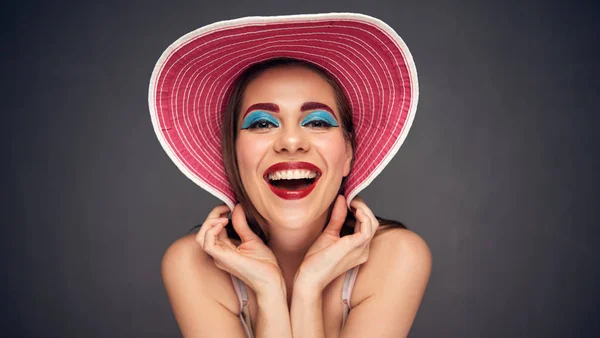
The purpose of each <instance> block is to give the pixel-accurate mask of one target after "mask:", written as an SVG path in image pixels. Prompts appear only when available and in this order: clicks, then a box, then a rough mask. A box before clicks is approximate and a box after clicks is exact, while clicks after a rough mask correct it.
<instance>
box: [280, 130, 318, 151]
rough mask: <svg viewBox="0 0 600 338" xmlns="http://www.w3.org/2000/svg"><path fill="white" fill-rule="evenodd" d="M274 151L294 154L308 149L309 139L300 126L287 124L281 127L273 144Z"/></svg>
mask: <svg viewBox="0 0 600 338" xmlns="http://www.w3.org/2000/svg"><path fill="white" fill-rule="evenodd" d="M273 146H274V148H275V151H276V152H287V153H290V154H295V153H297V152H305V151H308V150H309V149H310V141H309V140H308V137H307V135H305V134H304V131H303V130H302V127H301V126H298V125H292V126H290V125H287V126H286V127H284V128H282V129H281V132H280V135H279V137H278V138H277V140H276V141H275V143H274V144H273Z"/></svg>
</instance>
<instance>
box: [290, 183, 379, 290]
mask: <svg viewBox="0 0 600 338" xmlns="http://www.w3.org/2000/svg"><path fill="white" fill-rule="evenodd" d="M350 206H351V207H352V208H354V210H355V214H354V215H355V216H356V220H357V222H356V225H355V227H354V234H352V235H347V236H344V237H340V230H341V228H342V226H343V225H344V221H345V220H346V215H347V213H348V209H347V208H346V199H345V198H344V197H343V196H341V195H339V196H338V197H337V199H336V201H335V204H334V206H333V211H332V213H331V218H330V220H329V224H327V227H326V228H325V230H323V233H321V235H320V236H319V237H318V238H317V240H316V241H315V242H314V243H313V245H312V246H311V247H310V248H309V249H308V251H307V252H306V255H304V260H303V261H302V264H300V268H298V272H297V273H296V277H295V279H294V285H303V286H304V287H307V288H310V289H313V290H318V291H322V290H323V289H324V288H325V287H326V286H327V285H328V284H329V283H330V282H331V281H332V280H334V279H335V278H336V277H337V276H339V275H341V274H342V273H344V272H345V271H347V270H349V269H351V268H353V267H355V266H357V265H360V264H363V263H364V262H366V261H367V259H368V258H369V247H370V244H371V239H372V238H373V236H374V235H375V231H377V228H378V227H379V222H378V221H377V218H376V217H375V215H373V212H372V211H371V209H369V208H368V207H367V205H366V204H365V203H364V201H363V200H362V199H361V198H359V197H356V198H354V199H353V200H352V202H351V203H350Z"/></svg>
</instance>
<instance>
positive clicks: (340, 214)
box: [323, 195, 348, 236]
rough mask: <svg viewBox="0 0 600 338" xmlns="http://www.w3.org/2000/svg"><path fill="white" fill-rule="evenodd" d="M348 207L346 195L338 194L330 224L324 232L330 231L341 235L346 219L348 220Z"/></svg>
mask: <svg viewBox="0 0 600 338" xmlns="http://www.w3.org/2000/svg"><path fill="white" fill-rule="evenodd" d="M347 214H348V209H346V201H345V198H344V196H342V195H338V197H337V198H336V200H335V203H334V205H333V210H332V211H331V217H330V218H329V224H327V227H326V228H325V230H324V231H323V232H328V233H330V234H332V235H335V236H339V235H340V231H341V230H342V226H343V225H344V221H346V215H347Z"/></svg>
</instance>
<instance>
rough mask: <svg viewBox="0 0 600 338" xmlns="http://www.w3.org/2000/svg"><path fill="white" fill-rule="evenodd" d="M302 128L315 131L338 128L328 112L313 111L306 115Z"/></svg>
mask: <svg viewBox="0 0 600 338" xmlns="http://www.w3.org/2000/svg"><path fill="white" fill-rule="evenodd" d="M302 126H303V127H309V128H315V129H326V128H331V127H338V124H337V121H336V120H335V118H334V117H333V116H332V115H331V114H330V113H328V112H325V111H315V112H312V113H310V114H308V115H307V116H306V117H305V118H304V120H303V121H302Z"/></svg>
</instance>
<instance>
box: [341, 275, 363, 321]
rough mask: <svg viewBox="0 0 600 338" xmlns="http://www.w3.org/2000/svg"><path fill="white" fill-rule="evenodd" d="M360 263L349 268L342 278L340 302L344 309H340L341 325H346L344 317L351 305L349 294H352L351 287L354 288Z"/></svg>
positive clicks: (346, 316)
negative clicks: (342, 285)
mask: <svg viewBox="0 0 600 338" xmlns="http://www.w3.org/2000/svg"><path fill="white" fill-rule="evenodd" d="M359 267H360V265H357V266H355V267H354V268H352V269H351V270H348V272H346V278H345V279H344V287H343V288H342V303H343V306H344V309H343V311H342V327H344V326H345V325H346V319H347V318H348V314H349V312H350V310H351V309H352V307H351V306H350V296H352V289H353V288H354V282H356V275H357V274H358V269H359Z"/></svg>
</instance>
